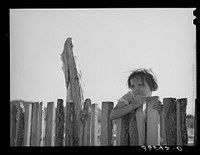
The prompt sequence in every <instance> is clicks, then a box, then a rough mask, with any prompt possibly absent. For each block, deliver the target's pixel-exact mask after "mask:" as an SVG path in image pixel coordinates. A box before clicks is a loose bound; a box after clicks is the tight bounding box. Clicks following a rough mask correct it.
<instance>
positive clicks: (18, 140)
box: [10, 101, 25, 146]
mask: <svg viewBox="0 0 200 155" xmlns="http://www.w3.org/2000/svg"><path fill="white" fill-rule="evenodd" d="M10 110H11V129H10V131H11V133H10V134H11V135H10V138H11V142H10V144H11V146H23V145H24V113H25V110H24V106H23V104H22V102H21V101H14V102H11V107H10Z"/></svg>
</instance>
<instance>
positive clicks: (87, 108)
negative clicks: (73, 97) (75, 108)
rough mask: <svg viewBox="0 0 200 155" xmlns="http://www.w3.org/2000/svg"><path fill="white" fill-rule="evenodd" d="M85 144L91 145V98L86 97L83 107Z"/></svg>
mask: <svg viewBox="0 0 200 155" xmlns="http://www.w3.org/2000/svg"><path fill="white" fill-rule="evenodd" d="M83 119H84V120H83V121H84V122H83V123H84V126H83V146H90V131H91V130H90V124H91V100H90V99H86V100H85V102H84V108H83Z"/></svg>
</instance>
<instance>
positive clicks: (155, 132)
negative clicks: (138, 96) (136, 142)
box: [146, 96, 160, 145]
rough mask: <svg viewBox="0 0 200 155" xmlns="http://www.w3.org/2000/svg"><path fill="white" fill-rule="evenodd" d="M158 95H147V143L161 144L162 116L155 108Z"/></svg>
mask: <svg viewBox="0 0 200 155" xmlns="http://www.w3.org/2000/svg"><path fill="white" fill-rule="evenodd" d="M157 101H158V96H152V97H147V101H146V119H147V120H146V145H160V134H159V133H160V132H159V129H158V125H159V124H160V116H159V113H158V111H157V110H156V109H154V108H153V106H154V104H155V102H157Z"/></svg>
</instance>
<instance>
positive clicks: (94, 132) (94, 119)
mask: <svg viewBox="0 0 200 155" xmlns="http://www.w3.org/2000/svg"><path fill="white" fill-rule="evenodd" d="M97 136H98V105H97V104H96V103H95V104H92V114H91V146H97V144H98V137H97Z"/></svg>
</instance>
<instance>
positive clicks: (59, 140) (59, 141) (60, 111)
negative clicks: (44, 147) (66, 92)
mask: <svg viewBox="0 0 200 155" xmlns="http://www.w3.org/2000/svg"><path fill="white" fill-rule="evenodd" d="M63 136H64V107H63V100H62V99H58V100H57V109H56V132H55V146H63V139H64V137H63Z"/></svg>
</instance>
